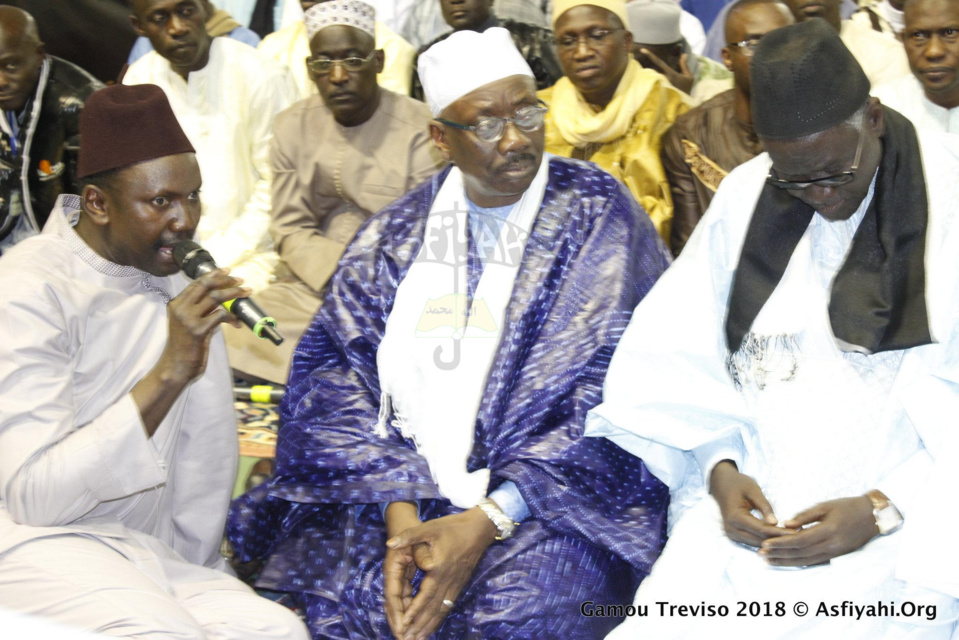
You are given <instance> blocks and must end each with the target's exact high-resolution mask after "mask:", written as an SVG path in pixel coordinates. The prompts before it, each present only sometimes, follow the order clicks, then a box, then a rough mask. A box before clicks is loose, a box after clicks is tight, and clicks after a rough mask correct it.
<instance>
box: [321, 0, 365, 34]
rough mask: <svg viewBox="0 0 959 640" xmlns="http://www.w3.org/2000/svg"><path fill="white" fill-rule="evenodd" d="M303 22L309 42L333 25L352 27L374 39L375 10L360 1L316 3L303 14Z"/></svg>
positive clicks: (332, 0)
mask: <svg viewBox="0 0 959 640" xmlns="http://www.w3.org/2000/svg"><path fill="white" fill-rule="evenodd" d="M303 21H304V22H306V36H307V38H308V39H309V40H313V36H315V35H316V34H317V33H319V32H320V31H321V30H323V29H325V28H327V27H332V26H335V25H344V26H347V27H353V28H355V29H359V30H360V31H364V32H366V33H368V34H370V36H371V37H373V38H375V37H376V33H375V29H376V27H375V24H376V9H374V8H373V7H371V6H370V5H368V4H366V3H365V2H360V0H329V1H328V2H318V3H317V4H315V5H313V6H312V7H310V8H309V9H307V11H306V13H305V14H303Z"/></svg>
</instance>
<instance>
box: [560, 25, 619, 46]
mask: <svg viewBox="0 0 959 640" xmlns="http://www.w3.org/2000/svg"><path fill="white" fill-rule="evenodd" d="M625 30H626V28H625V27H617V28H616V29H609V28H606V27H603V28H599V29H591V30H590V31H588V32H587V33H584V34H583V35H579V36H574V35H565V36H560V37H558V38H553V43H554V44H555V45H556V48H557V49H560V50H562V51H572V50H573V49H575V48H576V47H578V46H579V43H580V41H581V40H582V41H583V42H585V43H586V46H587V47H589V48H590V49H595V48H596V47H602V46H603V45H605V44H606V41H607V40H609V37H610V36H611V35H613V34H614V33H615V32H617V31H625Z"/></svg>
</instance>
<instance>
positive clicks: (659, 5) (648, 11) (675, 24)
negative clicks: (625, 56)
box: [626, 0, 683, 44]
mask: <svg viewBox="0 0 959 640" xmlns="http://www.w3.org/2000/svg"><path fill="white" fill-rule="evenodd" d="M626 15H627V16H629V24H628V25H626V27H627V28H628V29H629V30H630V31H632V32H633V42H636V43H639V44H673V43H674V42H679V41H680V40H682V39H683V34H682V33H680V31H679V19H680V18H681V17H682V15H683V10H682V8H680V6H679V5H678V4H676V3H675V2H673V1H672V0H633V1H632V2H629V3H627V4H626Z"/></svg>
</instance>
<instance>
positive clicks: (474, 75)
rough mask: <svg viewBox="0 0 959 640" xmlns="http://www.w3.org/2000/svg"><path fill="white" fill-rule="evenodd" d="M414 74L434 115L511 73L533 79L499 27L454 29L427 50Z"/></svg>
mask: <svg viewBox="0 0 959 640" xmlns="http://www.w3.org/2000/svg"><path fill="white" fill-rule="evenodd" d="M417 73H419V74H420V82H421V83H422V85H423V93H424V94H426V104H428V105H429V107H430V111H431V112H432V113H433V116H434V117H435V116H438V115H439V114H440V112H441V111H443V109H445V108H446V107H448V106H449V105H451V104H452V103H453V102H455V101H456V100H457V99H459V98H462V97H463V96H465V95H466V94H467V93H469V92H470V91H473V90H475V89H479V88H480V87H482V86H484V85H487V84H489V83H491V82H496V81H497V80H502V79H503V78H509V77H510V76H529V77H530V78H535V77H536V76H534V75H533V71H532V70H531V69H530V68H529V65H528V64H526V60H524V59H523V56H522V55H521V54H520V52H519V51H518V50H517V49H516V45H515V44H513V37H512V36H511V35H510V34H509V31H507V30H506V29H503V28H502V27H493V28H491V29H487V30H486V31H484V32H483V33H479V32H477V31H470V30H468V29H464V30H463V31H456V32H454V33H453V34H452V35H450V37H448V38H446V39H445V40H440V41H439V42H437V43H436V44H434V45H433V46H432V47H430V48H429V49H427V50H426V51H425V52H424V53H423V54H422V55H421V56H420V59H419V62H418V64H417Z"/></svg>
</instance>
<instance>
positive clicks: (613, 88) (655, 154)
mask: <svg viewBox="0 0 959 640" xmlns="http://www.w3.org/2000/svg"><path fill="white" fill-rule="evenodd" d="M627 24H628V18H627V16H626V5H625V3H624V2H623V1H622V0H595V2H589V3H586V2H582V0H558V1H557V2H556V3H555V4H554V5H553V34H554V35H555V37H556V50H557V53H558V54H559V61H560V64H561V65H562V67H563V72H564V73H565V74H566V76H565V77H563V78H560V79H559V81H558V82H557V83H556V84H555V85H553V86H552V87H550V88H549V89H544V90H543V91H540V93H539V97H540V98H542V100H543V101H544V102H546V104H548V105H549V113H547V114H546V150H547V151H548V152H550V153H555V154H556V155H560V156H566V157H567V158H577V159H580V160H590V161H592V162H595V163H596V164H598V165H599V166H600V167H602V168H603V169H605V170H606V171H608V172H609V173H611V174H612V175H613V177H615V178H616V179H617V180H619V181H620V182H622V183H623V184H625V185H626V187H627V188H628V189H629V190H630V192H632V194H633V196H634V197H635V198H636V200H638V201H639V204H641V205H642V206H643V209H645V210H646V213H647V214H649V217H650V218H651V219H652V221H653V224H654V225H655V226H656V230H657V231H658V232H659V234H660V235H661V236H662V237H663V239H664V240H666V241H667V242H668V241H669V225H670V221H671V220H672V217H673V201H672V197H671V196H670V194H669V183H668V182H667V181H666V173H665V172H664V171H663V164H662V162H661V161H660V159H659V149H660V139H661V138H662V136H663V134H664V133H665V132H666V130H667V129H668V128H669V127H670V125H672V123H673V121H674V120H675V119H676V116H678V115H680V114H681V113H685V112H686V111H687V110H688V109H689V105H688V104H687V102H686V98H685V97H684V94H683V93H682V92H681V91H679V90H677V89H674V88H673V87H672V86H670V84H669V81H668V80H667V79H666V77H665V76H663V75H662V74H659V73H657V72H655V71H653V70H651V69H643V68H642V67H641V66H640V65H639V63H638V62H636V61H635V60H634V59H633V57H632V52H631V48H632V43H633V39H632V35H631V34H630V32H629V31H628V30H627V29H626V25H627Z"/></svg>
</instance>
